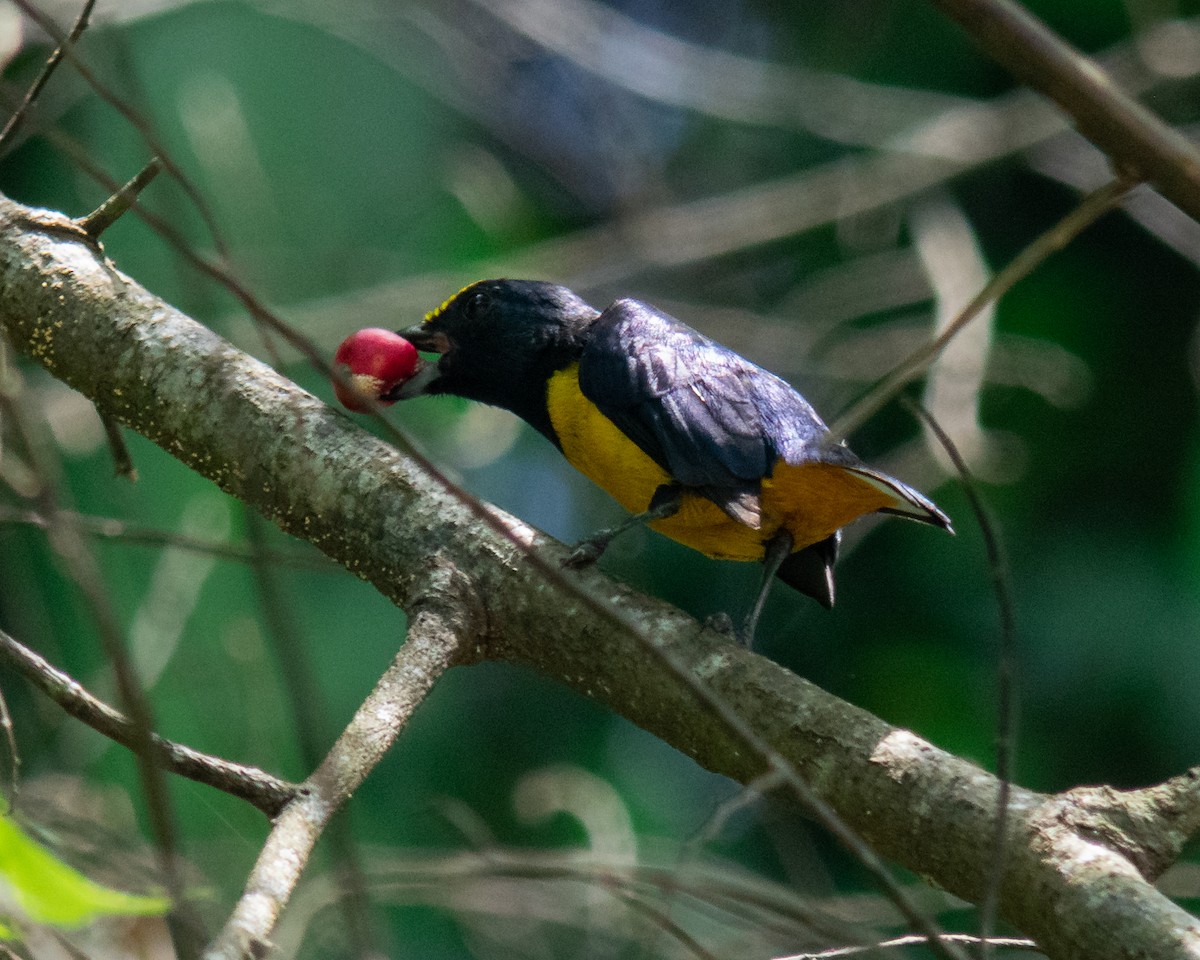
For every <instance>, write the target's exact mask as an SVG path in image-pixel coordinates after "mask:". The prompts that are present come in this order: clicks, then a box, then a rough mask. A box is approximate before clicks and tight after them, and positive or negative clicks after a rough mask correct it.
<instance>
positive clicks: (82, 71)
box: [13, 0, 229, 257]
mask: <svg viewBox="0 0 1200 960" xmlns="http://www.w3.org/2000/svg"><path fill="white" fill-rule="evenodd" d="M13 2H14V3H16V5H17V6H18V7H20V8H21V10H22V11H23V12H24V13H25V15H26V16H28V17H29V19H31V20H32V21H33V22H34V23H36V24H37V25H38V26H39V27H41V29H42V30H44V31H45V32H46V33H47V34H48V35H49V36H50V39H52V40H53V41H54V42H55V43H57V44H59V46H60V47H63V55H64V56H65V57H66V59H67V60H68V61H70V63H71V66H73V67H74V68H75V70H76V71H77V72H78V74H79V75H80V76H81V77H83V79H84V81H86V82H87V84H88V86H90V87H91V88H92V89H93V90H94V91H96V93H97V94H98V95H99V96H100V99H102V100H103V101H104V102H105V103H107V104H108V105H109V106H110V107H112V108H113V109H114V110H116V111H117V112H118V113H119V114H120V115H121V116H123V117H124V118H125V119H126V120H128V121H129V123H130V124H131V125H132V126H133V128H134V129H135V130H136V131H137V132H138V134H140V135H141V138H142V140H143V141H144V142H145V144H146V146H147V147H148V148H149V149H150V152H151V153H152V154H154V155H155V156H156V157H159V158H161V159H162V162H163V166H165V167H166V169H167V172H168V173H170V174H171V176H172V177H173V178H174V179H175V181H176V182H177V183H178V184H179V186H180V187H181V188H183V192H184V193H186V194H187V196H188V199H189V200H191V202H192V204H193V205H194V206H195V208H196V211H197V213H198V214H199V215H200V219H201V220H202V221H203V222H204V226H205V228H206V229H207V230H208V232H209V235H210V236H211V237H212V239H213V245H214V246H215V247H216V249H217V253H218V254H220V255H221V256H222V257H228V255H229V252H228V249H227V248H226V246H225V241H224V240H223V239H222V237H221V232H220V230H218V229H217V221H216V218H215V217H213V215H212V212H211V211H210V210H209V208H208V204H207V203H205V201H204V197H203V196H202V195H201V193H200V190H199V189H198V188H197V187H196V185H195V184H194V183H192V181H191V178H190V177H188V175H187V174H186V173H184V172H183V168H181V167H180V166H179V164H177V163H176V162H175V161H174V159H172V157H171V154H170V152H169V151H167V150H166V148H165V147H164V145H163V144H162V142H161V141H160V140H159V139H158V137H156V136H155V135H154V132H153V131H152V130H151V129H150V124H149V123H147V121H146V119H145V118H144V117H142V116H141V115H140V114H138V112H137V111H136V110H134V109H133V108H132V107H131V106H129V104H127V103H126V102H125V100H124V99H123V98H121V97H119V96H117V94H116V93H114V92H113V91H112V90H111V89H109V88H108V86H106V85H105V84H104V83H102V82H101V80H100V78H99V77H97V76H96V75H95V74H94V73H93V72H92V71H91V69H90V68H89V67H88V66H87V64H86V63H84V62H83V61H82V60H81V59H80V58H79V57H77V56H76V55H75V52H74V50H72V49H71V48H70V47H69V46H64V43H65V38H64V37H63V36H62V32H61V31H60V30H59V29H58V27H57V26H56V25H55V24H54V21H52V20H51V19H50V18H49V17H47V16H46V15H45V14H44V13H42V11H41V10H39V9H38V8H37V7H36V6H35V5H34V4H33V2H32V0H13Z"/></svg>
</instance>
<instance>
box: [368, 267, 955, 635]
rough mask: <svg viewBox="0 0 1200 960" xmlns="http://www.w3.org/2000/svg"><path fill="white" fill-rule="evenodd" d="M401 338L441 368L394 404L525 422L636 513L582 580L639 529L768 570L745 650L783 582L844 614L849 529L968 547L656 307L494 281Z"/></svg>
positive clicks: (391, 393)
mask: <svg viewBox="0 0 1200 960" xmlns="http://www.w3.org/2000/svg"><path fill="white" fill-rule="evenodd" d="M399 333H400V335H401V336H402V337H404V338H405V339H407V340H408V341H410V342H411V343H412V344H413V345H414V346H415V347H416V348H417V349H418V350H421V351H424V352H427V353H434V354H437V355H438V359H437V361H436V363H433V362H430V363H429V364H427V365H425V366H424V367H423V368H422V369H420V370H419V372H417V374H416V375H415V376H412V377H411V378H410V379H408V380H406V381H404V382H402V383H399V384H395V385H391V386H389V385H387V384H381V385H380V387H379V391H380V396H379V399H382V400H383V401H384V402H393V401H396V400H403V399H409V398H412V397H415V396H420V395H444V394H449V395H454V396H458V397H464V398H467V399H470V400H475V401H479V402H481V403H485V404H490V405H492V406H496V407H502V408H504V409H506V410H509V411H511V412H512V413H514V414H516V415H517V416H518V417H520V418H522V419H523V420H525V421H526V422H527V423H528V424H529V425H530V426H532V427H533V428H534V429H535V430H537V431H538V432H539V433H541V434H542V435H543V436H545V437H546V438H547V439H548V440H549V441H550V442H551V443H552V444H554V446H556V447H557V448H558V449H559V450H560V451H561V452H562V454H563V455H564V456H565V458H566V459H567V461H568V462H569V463H570V464H571V465H572V466H573V467H575V468H576V469H577V470H579V471H580V472H581V473H583V474H584V475H585V476H587V477H588V478H589V479H591V480H592V481H594V482H595V483H596V484H597V485H598V486H600V487H601V488H602V489H604V490H605V491H607V492H608V493H609V494H610V495H611V496H612V497H613V498H614V499H615V500H617V502H618V503H620V504H621V506H622V507H624V508H625V509H626V510H627V511H628V512H629V513H630V514H631V516H630V518H629V519H628V520H627V521H625V522H624V523H621V524H619V525H618V526H616V527H614V528H612V529H609V530H604V531H601V532H599V533H598V534H596V535H594V536H593V537H590V538H588V539H587V540H585V541H583V542H582V543H581V544H579V545H578V547H577V548H576V549H575V550H574V552H573V553H572V554H571V556H570V558H569V559H568V561H567V563H568V565H570V566H582V565H584V564H586V563H589V562H592V561H594V560H595V559H596V558H598V557H599V556H600V554H602V553H603V551H604V549H605V547H607V545H608V543H609V542H610V541H611V540H612V539H613V537H615V536H617V535H619V534H620V533H621V532H622V531H624V530H626V529H628V528H630V527H631V526H634V525H635V524H646V525H648V526H649V527H650V528H651V529H653V530H656V531H658V532H659V533H661V534H664V535H665V536H667V537H670V538H671V539H673V540H676V541H678V542H679V543H682V544H684V545H686V546H688V547H691V548H693V549H695V550H698V551H700V552H701V553H703V554H705V555H706V556H709V557H713V558H717V559H725V560H740V561H759V562H761V563H763V565H764V567H763V576H762V582H761V584H760V587H759V590H758V593H757V594H756V597H755V600H754V603H753V605H752V606H751V608H750V611H749V613H748V614H747V616H746V618H745V621H744V623H743V626H742V629H741V633H740V636H739V639H741V640H742V642H743V643H744V644H746V645H750V644H752V643H753V639H754V634H755V631H756V629H757V624H758V619H759V616H760V614H761V613H762V609H763V605H764V603H765V601H766V598H767V594H768V592H769V590H770V587H771V584H772V583H773V581H774V579H775V578H778V579H780V580H782V581H783V582H785V583H787V584H788V585H790V586H791V587H793V588H795V589H796V590H798V591H800V592H801V593H803V594H806V595H808V596H810V597H812V598H813V599H815V600H816V601H817V602H818V603H820V604H821V605H822V606H824V607H827V608H828V607H832V606H833V602H834V564H835V562H836V560H837V554H838V545H839V543H840V538H841V530H842V528H843V527H845V526H846V525H847V524H849V523H851V522H852V521H854V520H856V519H858V518H859V517H862V516H864V515H867V514H872V513H883V514H894V515H897V516H901V517H906V518H909V519H912V520H917V521H920V522H922V523H926V524H930V525H932V526H935V527H940V528H942V529H944V530H947V531H950V532H951V533H952V532H953V528H952V526H951V522H950V518H949V517H947V516H946V514H944V513H943V512H942V511H941V510H940V509H939V508H938V507H937V506H936V505H935V504H934V503H933V502H932V501H931V500H929V499H928V498H927V497H925V496H924V495H923V494H921V493H919V492H918V491H917V490H915V489H913V488H912V487H910V486H908V485H907V484H905V483H903V482H901V481H900V480H897V479H896V478H894V477H891V476H888V475H887V474H885V473H883V472H881V471H879V470H876V469H874V468H872V467H870V466H868V465H867V464H866V463H864V462H863V461H862V460H860V459H859V458H858V457H857V456H855V454H854V453H853V452H851V450H850V449H849V447H848V446H847V445H846V444H845V443H844V442H837V441H836V440H835V438H834V437H832V436H831V434H830V432H829V430H828V428H827V427H826V425H825V423H824V422H823V421H822V420H821V417H820V416H819V415H818V413H817V411H816V410H815V409H814V408H813V407H812V405H811V404H810V403H809V402H808V401H807V400H805V399H804V397H803V396H801V394H800V393H799V392H798V391H797V390H796V389H795V388H793V387H792V386H790V385H789V384H788V383H786V382H785V381H784V380H782V379H780V378H779V377H777V376H775V375H774V374H772V373H770V372H768V371H767V370H765V369H763V368H762V367H759V366H757V365H756V364H754V363H752V362H751V361H749V360H747V359H746V358H744V357H742V356H740V355H739V354H737V353H735V352H734V351H733V350H730V349H729V348H727V347H725V346H722V345H721V344H720V343H718V342H716V341H715V340H712V339H710V338H709V337H707V336H705V335H703V334H701V333H700V332H698V331H696V330H694V329H693V328H691V327H690V326H688V325H687V324H685V323H684V322H682V321H681V320H677V319H676V318H674V317H672V316H670V315H669V314H667V313H664V312H663V311H661V310H659V309H657V308H656V307H653V306H651V305H650V304H647V303H643V302H641V301H639V300H634V299H628V298H624V299H618V300H616V301H614V302H613V303H612V304H610V305H609V306H608V307H606V308H605V309H604V310H597V309H595V308H594V307H592V306H591V305H589V304H588V303H587V302H585V301H584V300H583V299H582V298H581V297H579V296H578V295H577V294H575V293H574V292H573V291H571V290H569V289H568V288H566V287H564V286H560V285H558V284H555V283H550V282H547V281H541V280H516V279H489V280H480V281H478V282H476V283H473V284H470V285H469V286H467V287H464V288H463V289H462V290H460V291H459V292H457V293H456V294H454V296H452V297H450V298H449V299H448V300H446V301H445V302H444V303H442V304H441V305H440V306H439V307H437V308H436V309H435V310H432V311H430V312H429V313H428V314H427V315H426V316H425V318H424V320H423V321H422V322H421V323H419V324H417V325H415V326H413V327H411V328H409V329H406V330H401V331H399Z"/></svg>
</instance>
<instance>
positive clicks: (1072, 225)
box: [829, 179, 1136, 442]
mask: <svg viewBox="0 0 1200 960" xmlns="http://www.w3.org/2000/svg"><path fill="white" fill-rule="evenodd" d="M1135 185H1136V184H1135V183H1133V182H1132V181H1130V180H1125V179H1117V180H1113V181H1111V182H1109V183H1107V184H1105V185H1104V186H1103V187H1101V188H1100V189H1098V190H1095V191H1093V192H1092V193H1090V194H1088V195H1087V196H1086V197H1084V198H1083V199H1082V200H1081V201H1080V202H1079V204H1078V205H1077V206H1076V207H1075V208H1074V209H1073V210H1071V212H1070V213H1068V214H1067V215H1066V216H1065V217H1063V218H1062V219H1061V220H1059V221H1058V223H1056V224H1054V226H1052V227H1051V228H1050V229H1049V230H1047V231H1046V232H1045V233H1043V234H1041V236H1039V237H1037V239H1035V240H1034V241H1033V242H1032V243H1030V244H1029V245H1028V246H1027V247H1025V248H1024V249H1023V250H1022V251H1021V252H1020V253H1018V254H1017V256H1016V257H1014V258H1013V259H1012V260H1011V261H1010V262H1009V263H1008V265H1007V266H1006V267H1005V268H1004V269H1003V270H1001V271H1000V272H998V273H997V274H996V275H995V276H994V277H992V279H991V280H989V281H988V282H987V284H986V285H985V286H984V287H983V288H982V289H981V290H980V291H979V293H977V294H976V295H975V297H974V298H973V299H972V300H971V302H970V303H968V304H967V305H966V306H965V307H963V308H962V310H961V311H960V312H959V314H958V316H957V317H955V318H954V320H952V321H951V322H950V323H949V324H948V325H947V326H946V328H945V329H944V330H943V331H942V332H941V333H940V334H939V335H938V336H937V337H935V338H934V339H933V340H931V341H930V342H929V343H927V344H925V345H924V346H922V347H920V348H918V349H917V350H914V351H913V352H912V353H911V354H909V355H908V356H907V357H905V358H904V359H903V360H902V361H900V363H898V364H896V366H895V367H894V368H892V371H891V372H890V373H888V374H887V375H886V376H884V377H882V378H881V379H879V380H878V381H876V382H875V384H874V385H873V386H871V387H870V388H869V389H868V390H867V391H866V393H864V394H863V395H862V396H861V397H859V398H858V399H857V400H856V401H854V403H852V404H851V405H850V406H849V407H848V408H847V409H846V411H845V412H844V413H842V414H841V415H840V416H839V417H838V418H837V419H836V420H834V421H833V423H832V424H831V425H830V428H829V429H830V434H831V442H835V441H837V440H840V439H842V438H845V437H848V436H849V435H850V434H852V433H854V431H855V430H857V429H858V428H859V427H861V426H862V425H863V424H864V423H866V422H867V421H868V420H869V419H870V418H871V417H872V416H874V415H875V414H876V413H877V412H878V411H879V410H880V409H882V408H883V406H884V405H885V404H887V402H888V401H889V400H891V399H892V398H893V397H895V396H896V395H897V394H898V393H899V392H900V391H901V390H902V389H903V388H904V386H905V385H906V384H907V383H909V382H910V381H911V380H913V379H915V378H916V377H918V376H920V374H921V373H922V372H923V371H924V370H925V368H926V367H927V366H929V364H930V362H931V361H932V360H933V359H934V358H935V357H936V356H937V355H938V354H939V353H941V352H942V349H943V348H944V347H945V346H946V344H948V343H949V342H950V341H951V340H952V339H953V338H954V337H955V335H956V334H957V333H958V331H959V330H961V329H962V328H963V327H965V326H966V325H967V324H968V323H970V322H971V321H972V320H974V319H975V318H976V317H977V316H978V315H979V312H980V311H981V310H982V309H983V308H984V307H985V306H987V305H988V304H989V303H992V302H993V301H996V300H999V299H1000V298H1001V297H1002V296H1004V294H1006V293H1007V292H1008V291H1009V290H1011V289H1012V288H1013V287H1014V286H1015V285H1016V284H1017V283H1018V282H1019V281H1020V280H1022V279H1024V278H1025V277H1027V276H1028V275H1029V274H1030V273H1032V272H1033V270H1034V269H1035V268H1037V267H1038V266H1040V265H1041V264H1042V263H1043V262H1044V261H1045V260H1046V259H1047V258H1048V257H1049V256H1050V255H1051V254H1053V253H1056V252H1057V251H1059V250H1062V249H1063V248H1064V247H1066V246H1067V244H1069V243H1070V242H1071V241H1072V240H1074V239H1075V238H1076V237H1077V236H1079V234H1080V233H1082V232H1083V231H1084V230H1085V229H1086V228H1087V227H1089V226H1090V225H1091V224H1093V223H1095V222H1096V221H1097V220H1098V219H1099V218H1100V217H1102V216H1103V215H1104V214H1106V213H1107V212H1108V211H1109V210H1111V209H1113V208H1114V207H1115V206H1116V205H1117V204H1118V203H1120V202H1121V200H1122V198H1123V197H1124V196H1125V194H1126V193H1128V192H1129V191H1130V190H1131V189H1132V188H1133V187H1134V186H1135Z"/></svg>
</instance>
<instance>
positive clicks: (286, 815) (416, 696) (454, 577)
mask: <svg viewBox="0 0 1200 960" xmlns="http://www.w3.org/2000/svg"><path fill="white" fill-rule="evenodd" d="M472 594H473V590H472V588H471V586H470V584H468V583H467V582H466V580H465V578H464V577H462V576H461V575H460V574H459V573H458V572H457V571H456V570H455V569H454V568H453V567H452V566H450V565H449V564H447V563H439V564H438V565H437V569H435V570H434V571H433V572H432V574H431V575H430V577H429V587H428V589H427V591H426V592H423V593H421V594H419V595H418V596H417V598H416V600H415V602H414V603H413V605H412V613H413V615H412V619H411V620H410V622H409V627H408V637H407V639H406V640H405V641H404V645H403V646H402V647H401V648H400V651H399V653H397V654H396V658H395V659H394V660H393V661H392V664H391V666H390V667H388V669H387V671H386V672H385V673H384V675H383V676H382V677H381V678H380V679H379V682H378V683H377V684H376V685H375V689H374V690H372V691H371V694H370V695H369V696H368V697H367V699H366V700H364V701H363V704H362V706H361V707H359V708H358V712H357V713H355V715H354V719H353V720H351V721H350V724H349V726H347V727H346V729H345V730H344V731H343V732H342V735H341V736H340V737H338V739H337V742H336V743H335V744H334V745H333V749H332V750H330V751H329V754H328V756H326V758H325V760H324V761H323V762H322V763H321V765H320V766H319V767H318V768H317V770H316V772H314V773H313V775H312V776H311V777H309V778H308V779H307V780H306V781H305V782H304V783H303V784H302V786H301V789H300V792H299V794H298V795H297V796H296V798H295V799H294V800H293V801H292V802H291V803H289V804H288V805H287V807H285V808H284V810H283V812H282V813H281V814H280V815H279V817H278V819H277V820H276V821H275V827H274V829H273V830H272V831H271V835H270V836H269V837H268V838H267V842H266V844H265V845H264V847H263V849H262V852H261V853H260V854H259V857H258V862H257V863H256V864H255V866H254V870H253V872H252V873H251V874H250V879H249V880H248V881H247V883H246V891H245V893H244V894H243V895H242V898H241V900H239V901H238V905H237V907H236V908H235V909H234V912H233V915H232V916H231V917H230V918H229V921H228V922H227V923H226V924H225V928H224V930H222V931H221V933H220V935H219V936H218V937H217V939H216V940H215V941H213V943H212V944H211V946H210V947H209V948H208V950H207V951H205V957H206V960H240V958H242V957H261V956H263V955H264V954H265V953H266V952H267V950H268V949H269V947H270V943H269V939H268V938H269V937H270V934H271V931H272V930H273V929H274V927H275V924H276V922H277V921H278V919H279V915H280V913H281V912H282V910H283V908H284V906H285V905H286V904H287V902H288V899H289V898H290V897H291V893H292V890H293V889H295V886H296V882H297V881H298V880H299V879H300V874H301V872H302V871H303V869H304V867H305V866H306V865H307V863H308V860H309V857H310V856H311V854H312V850H313V847H314V846H315V845H316V842H317V839H318V838H319V837H320V836H321V834H322V832H324V830H325V827H326V826H327V825H328V823H329V820H330V818H331V817H332V816H333V815H334V814H335V813H336V812H337V811H338V809H340V808H341V806H342V804H344V803H345V802H346V801H347V800H348V799H349V798H350V795H351V794H352V793H354V791H355V790H357V789H358V787H359V786H360V785H361V784H362V782H363V780H365V779H366V777H367V774H369V773H370V772H371V771H372V770H373V769H375V766H376V765H377V764H378V763H379V761H380V760H382V759H383V756H384V754H385V753H386V752H387V751H388V749H389V748H390V747H391V745H392V743H393V742H394V741H395V739H396V737H398V736H399V735H400V732H401V731H402V730H403V729H404V727H405V726H406V725H407V723H408V721H409V719H410V718H411V717H412V715H413V712H414V711H415V710H416V709H417V707H419V706H420V705H421V703H422V701H423V700H424V699H425V697H426V696H427V695H428V694H429V691H430V690H432V689H433V685H434V683H435V682H436V681H437V680H438V679H439V678H440V677H441V676H442V674H444V673H445V672H446V671H447V670H448V669H449V668H450V667H452V666H453V665H454V664H455V663H460V662H464V661H465V660H466V659H467V658H468V655H469V653H470V650H471V649H472V647H473V646H474V643H475V630H476V629H477V628H478V626H479V624H480V623H481V618H480V617H478V616H477V615H476V614H477V611H476V609H475V605H474V604H473V603H472V602H471V597H472Z"/></svg>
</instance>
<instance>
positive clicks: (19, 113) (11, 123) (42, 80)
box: [0, 0, 96, 147]
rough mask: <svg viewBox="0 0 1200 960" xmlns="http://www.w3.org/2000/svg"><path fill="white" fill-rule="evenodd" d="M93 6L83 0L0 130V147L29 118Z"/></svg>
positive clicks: (85, 23)
mask: <svg viewBox="0 0 1200 960" xmlns="http://www.w3.org/2000/svg"><path fill="white" fill-rule="evenodd" d="M95 5H96V0H85V3H84V5H83V9H82V10H80V11H79V16H78V17H76V18H75V25H74V26H73V27H71V32H70V33H69V34H67V35H66V37H64V38H63V40H62V42H61V43H60V44H59V46H58V47H56V48H55V50H54V52H53V53H52V54H50V56H49V57H47V58H46V63H45V65H44V66H43V67H42V70H41V72H40V73H39V74H38V75H37V77H36V78H35V79H34V81H33V83H31V84H30V85H29V89H28V90H27V91H25V96H24V98H23V99H22V100H21V103H20V105H19V106H18V107H17V109H16V110H14V111H13V113H12V116H11V117H9V118H8V123H6V124H5V125H4V129H3V130H0V147H2V146H3V145H4V143H5V141H6V140H8V139H10V138H11V137H12V136H13V135H14V134H16V132H17V131H18V130H19V129H21V125H22V124H23V123H24V122H25V118H26V117H28V116H29V110H30V108H32V106H33V104H34V103H35V102H36V101H37V98H38V96H39V95H40V94H41V92H42V88H43V87H45V86H46V84H47V82H49V80H50V78H51V77H52V76H53V75H54V71H55V69H56V68H57V67H58V65H59V64H60V63H62V59H63V54H64V53H65V52H66V51H67V50H68V49H70V48H71V47H73V46H75V43H76V42H77V41H78V40H79V38H80V37H81V36H83V31H84V30H86V29H87V26H88V20H89V19H90V18H91V16H92V7H94V6H95Z"/></svg>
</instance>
